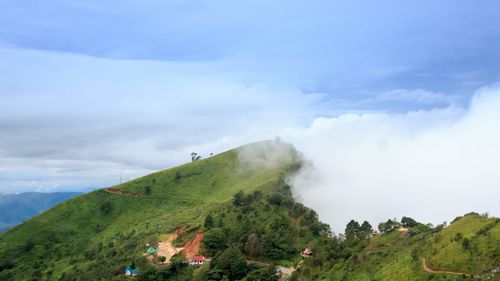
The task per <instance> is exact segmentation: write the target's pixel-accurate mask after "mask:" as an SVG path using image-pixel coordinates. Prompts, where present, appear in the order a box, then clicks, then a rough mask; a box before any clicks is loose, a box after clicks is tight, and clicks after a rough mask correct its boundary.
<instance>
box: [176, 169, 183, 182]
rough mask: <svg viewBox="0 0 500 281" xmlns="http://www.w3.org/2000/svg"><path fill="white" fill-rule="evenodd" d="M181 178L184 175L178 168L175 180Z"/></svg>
mask: <svg viewBox="0 0 500 281" xmlns="http://www.w3.org/2000/svg"><path fill="white" fill-rule="evenodd" d="M181 178H182V176H181V172H179V171H178V170H177V171H175V180H176V181H179V180H180V179H181Z"/></svg>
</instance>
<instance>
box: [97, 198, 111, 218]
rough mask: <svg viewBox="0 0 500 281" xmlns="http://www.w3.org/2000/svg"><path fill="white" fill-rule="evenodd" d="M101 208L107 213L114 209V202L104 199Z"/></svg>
mask: <svg viewBox="0 0 500 281" xmlns="http://www.w3.org/2000/svg"><path fill="white" fill-rule="evenodd" d="M100 209H101V212H102V213H103V214H104V215H107V214H109V213H110V212H111V210H113V203H111V201H104V202H102V203H101V206H100Z"/></svg>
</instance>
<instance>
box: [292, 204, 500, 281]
mask: <svg viewBox="0 0 500 281" xmlns="http://www.w3.org/2000/svg"><path fill="white" fill-rule="evenodd" d="M398 227H399V224H397V223H396V224H395V226H394V227H393V229H391V230H389V231H386V232H385V233H383V234H382V235H379V236H375V237H368V238H367V239H364V238H363V237H361V238H359V237H358V236H356V235H355V237H353V238H352V237H351V239H348V237H346V239H345V240H343V241H338V239H337V238H327V239H326V240H327V241H326V242H323V244H324V245H330V247H331V248H326V249H325V248H323V247H316V248H317V249H318V251H317V255H316V256H314V258H311V259H308V260H306V262H305V263H304V265H303V266H302V267H301V268H300V269H299V270H298V272H297V276H296V277H298V278H297V279H296V280H384V281H385V280H395V281H396V280H415V281H417V280H500V219H498V218H490V217H488V216H487V215H479V214H476V213H470V214H466V215H465V216H463V217H458V218H456V219H455V220H454V221H453V222H452V223H451V224H450V225H449V226H445V225H439V226H437V227H430V226H427V225H423V224H419V223H415V224H414V225H412V226H411V227H404V228H398ZM346 230H347V229H346ZM361 236H362V235H361ZM318 246H319V245H318Z"/></svg>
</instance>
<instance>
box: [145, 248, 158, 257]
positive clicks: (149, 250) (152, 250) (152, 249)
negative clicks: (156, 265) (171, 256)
mask: <svg viewBox="0 0 500 281" xmlns="http://www.w3.org/2000/svg"><path fill="white" fill-rule="evenodd" d="M146 253H148V255H150V256H152V255H154V254H155V253H156V249H155V248H153V247H149V248H148V249H147V250H146Z"/></svg>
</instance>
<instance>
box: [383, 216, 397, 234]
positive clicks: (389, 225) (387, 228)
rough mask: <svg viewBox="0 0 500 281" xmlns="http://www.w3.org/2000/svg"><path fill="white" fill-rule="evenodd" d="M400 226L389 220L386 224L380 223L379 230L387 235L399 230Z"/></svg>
mask: <svg viewBox="0 0 500 281" xmlns="http://www.w3.org/2000/svg"><path fill="white" fill-rule="evenodd" d="M399 226H400V224H399V222H397V221H393V220H391V219H389V220H387V221H386V222H381V223H379V224H378V230H379V231H380V232H381V233H385V232H390V231H392V230H394V229H396V228H398V227H399Z"/></svg>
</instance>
